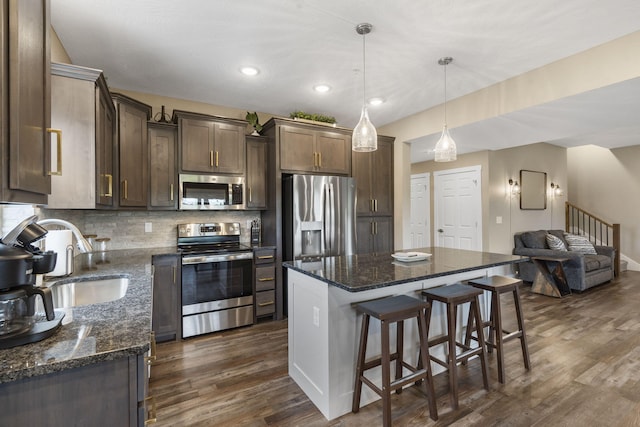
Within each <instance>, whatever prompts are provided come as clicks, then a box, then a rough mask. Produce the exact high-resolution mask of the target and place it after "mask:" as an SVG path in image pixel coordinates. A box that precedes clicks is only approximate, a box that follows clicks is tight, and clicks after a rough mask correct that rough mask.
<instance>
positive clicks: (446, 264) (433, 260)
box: [283, 247, 528, 292]
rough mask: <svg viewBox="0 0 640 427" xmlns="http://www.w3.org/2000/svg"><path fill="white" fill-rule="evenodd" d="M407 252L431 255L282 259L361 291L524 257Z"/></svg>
mask: <svg viewBox="0 0 640 427" xmlns="http://www.w3.org/2000/svg"><path fill="white" fill-rule="evenodd" d="M403 252H407V251H403ZM411 252H424V253H429V254H431V256H430V257H429V258H427V259H426V260H423V261H413V262H401V261H396V260H395V259H394V258H393V257H392V256H391V254H390V253H382V254H364V255H348V256H335V257H324V258H321V259H318V260H312V261H308V260H295V261H286V262H283V265H284V266H285V267H287V268H290V269H292V270H296V271H299V272H301V273H303V274H306V275H309V276H311V277H314V278H316V279H318V280H321V281H323V282H326V283H328V284H330V285H333V286H337V287H339V288H342V289H344V290H346V291H349V292H361V291H368V290H371V289H377V288H382V287H386V286H392V285H399V284H402V283H408V282H414V281H416V280H425V279H432V278H435V277H440V276H448V275H451V274H455V273H463V272H468V271H473V270H484V269H487V268H489V267H496V266H501V265H508V264H515V263H518V262H522V261H526V260H527V259H528V257H522V256H517V255H505V254H496V253H490V252H479V251H468V250H463V249H450V248H442V247H429V248H421V249H411Z"/></svg>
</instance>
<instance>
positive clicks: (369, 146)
mask: <svg viewBox="0 0 640 427" xmlns="http://www.w3.org/2000/svg"><path fill="white" fill-rule="evenodd" d="M372 27H373V26H372V25H371V24H367V23H363V24H358V26H356V32H357V33H358V34H360V35H362V112H361V113H360V121H359V122H358V124H357V125H356V127H355V128H353V135H352V136H351V149H352V150H353V151H375V150H377V149H378V133H377V132H376V128H375V127H374V126H373V124H372V123H371V120H369V112H368V111H367V102H366V99H367V98H366V62H365V42H364V39H365V35H366V34H369V33H370V32H371V28H372Z"/></svg>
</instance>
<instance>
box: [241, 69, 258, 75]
mask: <svg viewBox="0 0 640 427" xmlns="http://www.w3.org/2000/svg"><path fill="white" fill-rule="evenodd" d="M240 72H241V73H242V74H244V75H245V76H255V75H256V74H258V73H259V72H260V70H258V69H257V68H256V67H242V68H240Z"/></svg>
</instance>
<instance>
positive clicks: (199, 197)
mask: <svg viewBox="0 0 640 427" xmlns="http://www.w3.org/2000/svg"><path fill="white" fill-rule="evenodd" d="M245 187H246V186H245V183H244V177H243V176H224V175H186V174H180V198H179V205H180V209H182V210H223V209H245V203H244V201H245V194H244V192H245Z"/></svg>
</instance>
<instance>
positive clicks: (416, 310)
mask: <svg viewBox="0 0 640 427" xmlns="http://www.w3.org/2000/svg"><path fill="white" fill-rule="evenodd" d="M355 308H356V310H357V311H358V312H360V313H362V314H363V316H362V330H361V334H360V349H359V350H358V360H357V366H356V382H355V387H354V390H353V406H352V411H353V412H354V413H355V412H358V411H359V410H360V395H361V393H362V383H365V384H366V385H368V386H369V387H370V388H371V389H372V390H373V391H375V392H376V393H378V394H379V395H380V396H381V397H382V418H383V425H384V426H385V427H386V426H391V392H392V391H394V390H395V392H396V393H397V394H400V393H401V392H402V387H403V386H405V385H407V384H409V383H412V382H418V381H421V380H423V379H424V380H425V384H426V391H427V399H428V402H429V415H430V416H431V418H432V419H433V420H437V419H438V410H437V408H436V399H435V392H434V389H433V379H432V377H431V367H430V365H429V363H427V361H428V360H429V359H428V358H429V346H428V344H427V320H426V317H425V313H430V309H429V304H428V303H427V302H424V301H421V300H418V299H416V298H412V297H410V296H407V295H397V296H393V297H387V298H382V299H378V300H373V301H366V302H362V303H360V304H358V305H356V307H355ZM371 317H374V318H376V319H378V320H380V322H381V328H380V331H381V344H382V350H381V351H382V354H381V355H380V356H379V357H376V358H375V359H373V360H369V361H365V353H366V351H367V337H368V335H369V320H370V318H371ZM413 317H415V318H416V320H417V323H418V336H419V338H420V358H421V359H422V360H421V361H422V362H423V363H422V364H421V365H422V366H424V368H422V367H420V368H418V367H413V366H411V365H410V364H409V363H407V362H406V361H405V360H404V359H403V347H404V321H405V320H408V319H411V318H413ZM391 323H396V351H395V352H394V353H393V354H390V349H389V327H390V325H391ZM392 360H395V361H396V363H395V380H394V381H393V382H391V372H390V369H391V361H392ZM380 365H382V388H380V387H378V386H376V385H375V384H374V383H373V382H372V381H371V380H369V379H368V378H366V377H365V375H364V373H365V371H367V370H368V369H371V368H374V367H377V366H380ZM403 367H404V368H406V369H408V370H409V371H411V374H409V375H407V376H404V377H403V376H402V368H403Z"/></svg>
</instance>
